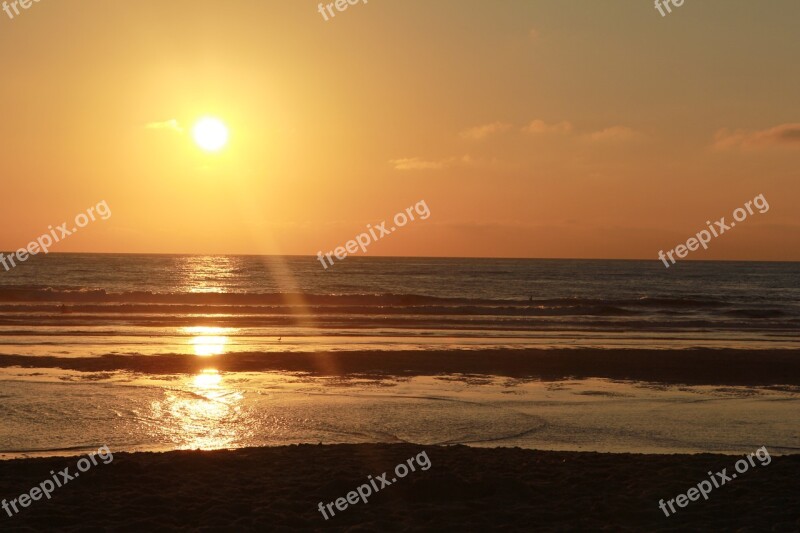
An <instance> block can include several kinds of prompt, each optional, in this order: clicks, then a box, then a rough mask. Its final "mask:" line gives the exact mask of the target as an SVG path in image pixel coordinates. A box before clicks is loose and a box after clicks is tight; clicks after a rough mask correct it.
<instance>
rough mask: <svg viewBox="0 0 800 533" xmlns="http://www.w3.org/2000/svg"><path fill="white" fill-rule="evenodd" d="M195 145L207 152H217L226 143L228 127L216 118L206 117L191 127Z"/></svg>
mask: <svg viewBox="0 0 800 533" xmlns="http://www.w3.org/2000/svg"><path fill="white" fill-rule="evenodd" d="M192 137H194V142H196V143H197V146H199V147H200V148H202V149H203V150H205V151H207V152H218V151H220V150H222V149H223V148H224V147H225V145H226V144H228V127H227V126H225V124H224V123H223V122H222V121H221V120H219V119H218V118H212V117H206V118H203V119H200V120H199V121H197V124H195V125H194V129H192Z"/></svg>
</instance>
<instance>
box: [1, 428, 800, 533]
mask: <svg viewBox="0 0 800 533" xmlns="http://www.w3.org/2000/svg"><path fill="white" fill-rule="evenodd" d="M423 450H424V451H426V453H427V455H428V457H429V459H430V462H431V465H432V466H431V467H430V469H428V470H427V471H421V470H419V469H418V470H417V471H416V472H411V473H409V474H408V475H407V477H405V478H404V479H399V480H397V482H396V483H394V484H392V485H391V486H388V487H384V488H383V489H382V490H381V491H379V492H378V493H377V494H374V495H372V496H371V497H370V498H369V501H368V502H367V503H366V504H364V503H361V502H359V503H357V504H355V505H352V506H350V507H349V508H348V509H346V510H345V511H336V516H334V517H332V518H330V519H329V520H328V521H326V520H325V519H324V518H323V516H322V514H321V513H320V512H319V511H318V509H317V505H318V503H319V502H320V501H322V502H325V503H327V502H332V501H334V500H336V499H337V498H339V497H344V496H346V495H347V493H348V492H350V491H353V490H355V489H356V488H357V487H358V486H359V485H361V484H362V483H365V482H367V476H368V475H372V476H373V477H374V476H377V475H380V474H381V473H383V472H384V471H389V472H390V476H389V478H391V477H392V475H391V470H392V469H393V468H394V466H395V465H396V464H398V463H401V462H406V460H407V459H409V458H411V457H413V456H415V455H417V454H418V453H420V452H421V451H423ZM735 459H736V458H735V457H732V456H723V455H709V454H704V455H630V454H597V453H578V452H540V451H531V450H520V449H509V448H505V449H504V448H495V449H477V448H468V447H464V446H453V447H421V446H417V445H404V444H398V445H373V444H362V445H336V446H315V445H302V446H288V447H277V448H251V449H242V450H237V451H214V452H197V451H184V452H168V453H163V454H154V453H136V454H125V453H116V454H114V461H113V462H112V463H110V464H108V465H103V464H99V465H98V466H95V467H93V468H92V469H91V470H89V471H88V472H86V473H84V474H83V475H82V476H81V477H80V478H79V479H77V478H76V479H75V480H73V481H71V482H69V483H68V484H67V485H65V486H64V487H62V488H60V489H57V490H56V491H55V492H54V493H53V497H52V499H51V500H49V501H46V500H41V501H36V502H32V505H31V506H30V507H28V508H27V509H24V510H23V512H21V513H20V514H18V515H15V516H13V517H12V518H9V517H8V516H7V514H6V513H2V514H0V530H3V531H26V530H29V531H30V530H45V529H47V530H53V529H58V530H62V531H78V530H87V529H93V530H106V531H112V530H113V531H143V530H145V531H146V530H153V531H165V530H178V529H192V530H198V531H221V530H238V531H245V530H260V531H285V530H298V529H302V530H325V529H333V530H341V531H345V530H347V531H386V530H389V531H400V530H427V531H456V530H461V531H489V530H497V529H502V530H506V531H523V530H524V531H531V530H536V531H553V530H560V531H564V530H582V531H589V530H604V529H605V530H614V531H669V530H707V531H711V530H728V531H730V530H740V531H797V530H798V529H800V489H798V483H797V479H798V475H800V456H783V457H774V456H773V457H772V462H771V463H770V464H768V465H766V466H760V465H759V464H758V463H756V464H757V466H756V467H754V468H752V469H750V470H748V471H747V472H746V473H742V474H740V475H739V477H738V479H734V480H732V481H731V482H729V483H727V484H725V485H724V486H722V487H720V488H718V489H714V490H713V491H712V492H711V493H710V494H709V500H708V501H704V500H702V499H700V500H699V501H697V502H690V503H689V505H688V506H687V507H686V508H682V509H681V508H678V512H677V514H675V515H673V516H670V517H666V516H664V513H663V512H662V511H661V510H660V509H659V508H658V502H659V500H660V499H662V498H663V499H670V498H675V497H676V496H677V495H678V494H680V493H685V492H686V491H687V490H688V489H689V488H691V487H692V486H695V485H696V484H697V483H699V482H700V481H702V480H703V479H705V478H707V474H706V472H707V471H709V470H711V471H713V472H717V471H720V470H722V468H728V472H729V473H730V472H731V471H732V470H733V463H734V462H735ZM75 462H76V458H57V457H54V458H46V459H26V460H15V461H4V462H0V495H1V497H3V498H7V499H8V498H15V497H17V496H18V495H19V494H20V493H22V492H23V491H26V492H27V491H28V490H30V488H32V487H34V486H36V485H38V484H39V483H40V482H41V481H43V480H44V479H47V477H48V475H49V474H48V472H49V471H50V470H62V469H63V468H65V467H70V468H71V469H72V470H74V469H75Z"/></svg>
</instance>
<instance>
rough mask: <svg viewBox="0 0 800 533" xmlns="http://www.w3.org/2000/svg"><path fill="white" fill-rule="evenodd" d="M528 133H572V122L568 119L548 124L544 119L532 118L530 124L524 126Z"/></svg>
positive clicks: (523, 129)
mask: <svg viewBox="0 0 800 533" xmlns="http://www.w3.org/2000/svg"><path fill="white" fill-rule="evenodd" d="M522 131H524V132H526V133H537V134H538V133H564V134H566V133H571V132H572V123H571V122H569V121H567V120H562V121H561V122H556V123H553V124H548V123H546V122H545V121H544V120H539V119H536V120H532V121H531V122H530V124H528V125H527V126H525V127H523V128H522Z"/></svg>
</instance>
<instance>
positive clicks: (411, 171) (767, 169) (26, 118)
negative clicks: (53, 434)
mask: <svg viewBox="0 0 800 533" xmlns="http://www.w3.org/2000/svg"><path fill="white" fill-rule="evenodd" d="M798 18H800V3H797V2H794V1H789V0H786V1H783V0H775V1H771V2H768V3H763V2H762V3H758V2H752V1H746V0H702V1H699V0H688V1H687V2H685V4H684V5H683V6H682V7H680V8H677V9H674V10H673V13H672V14H670V15H668V16H666V17H662V16H660V15H659V14H658V12H657V11H656V10H655V9H654V7H653V5H652V3H651V2H578V1H577V0H574V1H566V0H518V1H515V0H507V1H503V2H487V1H480V2H478V1H473V0H437V1H435V2H432V1H430V0H403V1H402V2H387V1H378V0H374V1H371V2H369V3H368V4H357V5H354V6H352V7H350V8H349V9H348V10H347V11H345V12H343V13H339V14H338V15H337V16H336V18H334V19H331V20H329V21H327V22H326V21H324V20H323V18H322V17H321V16H320V14H319V13H318V12H317V3H315V2H306V1H304V0H302V1H301V0H281V1H277V0H263V1H258V2H255V1H252V2H245V1H241V0H239V1H230V2H219V1H215V2H210V1H206V0H191V1H189V0H171V1H170V2H164V1H163V0H161V1H158V2H156V1H152V0H139V1H137V2H108V1H107V0H106V1H103V0H81V2H80V3H77V2H56V1H54V0H44V1H42V2H39V3H35V4H33V6H32V7H31V8H30V9H28V10H25V11H23V12H22V13H21V14H20V15H19V16H17V17H15V18H14V19H13V20H12V19H9V18H8V17H7V16H6V15H5V13H3V12H0V47H1V48H2V50H3V53H2V61H1V62H0V68H2V70H1V71H0V76H2V81H3V83H2V84H0V110H1V112H0V139H1V140H2V142H1V143H0V180H2V181H1V182H0V183H1V185H2V189H1V190H2V197H3V200H4V201H3V203H2V204H3V221H4V224H3V229H2V232H0V249H4V250H10V249H17V248H19V247H22V246H25V245H26V244H27V243H28V242H29V241H31V240H32V239H35V238H36V237H37V236H39V235H40V234H42V233H45V232H46V231H47V226H48V225H57V224H60V223H61V222H63V221H66V220H72V218H73V217H74V216H75V215H76V214H78V213H80V212H82V211H84V210H85V209H86V208H88V207H90V206H93V205H95V204H97V203H98V202H100V201H101V200H105V201H106V202H107V203H108V205H109V206H110V207H111V210H112V212H113V216H112V217H111V218H110V219H109V220H107V221H105V222H98V223H93V224H91V225H89V226H88V227H86V228H85V229H83V230H81V231H80V232H79V233H78V234H76V235H74V236H71V237H70V238H69V239H67V240H65V241H63V242H62V243H59V245H58V246H57V247H54V249H53V251H62V252H64V251H81V252H157V253H208V254H212V253H245V254H313V255H315V254H316V253H317V251H318V250H323V251H328V250H333V249H334V248H335V247H337V246H341V245H343V244H344V243H345V242H346V241H348V240H349V239H352V238H353V237H354V236H355V235H357V234H358V233H361V232H362V231H363V230H364V227H365V226H366V224H368V223H370V224H375V223H377V222H380V221H382V220H388V219H389V218H390V217H392V216H393V215H394V214H395V213H396V212H397V211H400V210H403V209H405V208H406V207H408V206H411V205H413V204H415V203H416V202H418V201H420V200H425V201H426V203H427V205H428V206H429V208H430V211H431V213H432V214H431V216H430V218H429V219H428V220H426V221H424V222H422V221H421V222H415V223H413V224H410V225H409V226H407V227H405V228H403V229H402V230H400V231H398V232H396V233H395V234H393V235H391V236H390V237H387V238H384V239H383V240H381V241H380V242H378V243H376V244H374V245H372V246H371V247H370V249H369V251H368V255H374V256H378V255H416V256H489V257H576V258H589V257H596V258H646V259H653V260H657V259H656V254H657V253H658V251H659V250H661V249H664V250H668V249H670V248H673V247H674V246H676V245H677V244H679V243H681V242H685V241H686V240H687V239H688V238H689V237H691V236H692V235H694V234H695V233H697V232H698V231H700V230H702V229H704V227H705V221H706V220H716V219H718V218H720V217H722V216H726V217H728V219H730V215H731V213H732V212H733V210H734V209H736V208H737V207H740V206H742V205H743V204H744V203H745V202H747V201H749V200H752V199H753V197H755V196H757V195H758V194H764V195H765V197H766V198H767V200H768V201H769V204H770V210H769V212H767V213H764V214H756V215H753V216H751V217H749V218H748V219H747V221H746V222H743V223H741V224H739V225H737V227H736V228H735V229H734V230H732V231H731V232H729V233H726V235H724V237H723V238H719V239H715V240H714V241H712V243H711V244H710V245H709V250H708V251H707V252H703V251H698V252H694V253H692V254H691V255H690V259H751V260H759V259H763V260H795V261H796V260H800V209H798V205H800V202H799V201H798V200H800V181H799V180H798V177H799V176H800V112H798V96H797V95H798V94H800V70H799V69H797V68H796V61H797V57H798V56H800V39H797V37H796V34H797V29H796V21H797V20H798ZM205 115H212V116H216V117H219V118H220V119H222V120H223V121H224V122H225V123H226V124H227V126H228V128H229V129H230V135H231V137H230V143H229V144H228V146H227V147H226V148H225V150H224V151H223V152H221V153H219V154H208V153H205V152H203V151H202V150H200V149H199V148H198V147H197V146H196V145H195V144H194V143H193V142H192V140H191V136H190V135H189V134H188V132H187V131H186V130H190V129H191V127H192V125H193V123H194V122H195V121H196V120H197V119H198V118H200V117H202V116H205ZM170 121H172V122H170ZM156 125H161V126H166V127H153V126H156ZM179 130H182V131H179Z"/></svg>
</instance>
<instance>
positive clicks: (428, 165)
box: [389, 155, 474, 170]
mask: <svg viewBox="0 0 800 533" xmlns="http://www.w3.org/2000/svg"><path fill="white" fill-rule="evenodd" d="M389 163H391V165H392V166H393V167H394V169H395V170H441V169H444V168H449V167H453V166H456V165H472V164H473V163H474V160H473V159H472V157H470V156H469V155H463V156H461V157H448V158H447V159H439V160H436V161H432V160H428V159H422V158H421V157H406V158H401V159H392V160H390V161H389Z"/></svg>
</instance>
